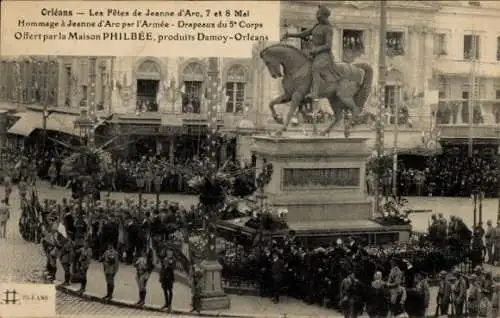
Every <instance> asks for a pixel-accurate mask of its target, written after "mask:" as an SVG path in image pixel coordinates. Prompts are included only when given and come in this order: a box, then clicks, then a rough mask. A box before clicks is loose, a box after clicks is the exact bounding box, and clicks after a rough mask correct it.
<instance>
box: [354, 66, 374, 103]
mask: <svg viewBox="0 0 500 318" xmlns="http://www.w3.org/2000/svg"><path fill="white" fill-rule="evenodd" d="M354 65H355V66H357V67H359V68H361V69H362V70H363V71H365V76H364V78H363V83H362V84H361V87H360V88H359V90H358V91H357V92H356V94H354V102H355V103H356V106H358V107H359V108H360V109H363V107H364V106H365V104H366V101H367V100H368V96H370V92H371V90H372V84H373V67H372V66H371V65H369V64H368V63H356V64H354Z"/></svg>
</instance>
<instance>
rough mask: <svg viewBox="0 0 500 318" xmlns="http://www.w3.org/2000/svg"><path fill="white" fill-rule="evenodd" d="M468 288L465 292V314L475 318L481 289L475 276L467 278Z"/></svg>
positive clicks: (477, 312)
mask: <svg viewBox="0 0 500 318" xmlns="http://www.w3.org/2000/svg"><path fill="white" fill-rule="evenodd" d="M469 282H470V287H469V290H468V291H467V314H468V315H469V317H477V316H478V314H479V302H480V301H481V287H480V285H479V280H478V277H477V275H476V274H472V275H471V276H470V278H469Z"/></svg>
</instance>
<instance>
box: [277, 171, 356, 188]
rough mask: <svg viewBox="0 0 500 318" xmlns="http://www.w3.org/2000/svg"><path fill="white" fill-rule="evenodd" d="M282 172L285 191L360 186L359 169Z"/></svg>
mask: <svg viewBox="0 0 500 318" xmlns="http://www.w3.org/2000/svg"><path fill="white" fill-rule="evenodd" d="M282 171H283V176H282V189H283V190H284V191H300V190H307V189H310V190H314V189H317V190H324V189H328V188H341V187H347V188H357V187H359V186H360V177H359V176H360V169H359V168H284V169H283V170H282Z"/></svg>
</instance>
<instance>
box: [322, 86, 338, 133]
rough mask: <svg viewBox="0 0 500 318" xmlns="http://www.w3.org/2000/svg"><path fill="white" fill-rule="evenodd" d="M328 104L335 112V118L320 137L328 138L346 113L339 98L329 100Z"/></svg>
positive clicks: (333, 97) (334, 97)
mask: <svg viewBox="0 0 500 318" xmlns="http://www.w3.org/2000/svg"><path fill="white" fill-rule="evenodd" d="M328 102H329V103H330V107H331V108H332V110H333V114H334V116H335V118H334V119H333V120H332V121H331V122H330V124H329V125H328V126H327V127H326V128H325V129H324V130H322V131H321V132H320V136H326V135H328V134H329V133H330V131H331V130H332V129H333V128H334V127H335V126H337V124H338V123H339V122H340V120H341V119H342V117H343V116H344V112H343V109H342V105H341V103H342V102H341V101H340V100H339V99H338V98H337V96H335V95H333V96H332V97H330V98H329V99H328Z"/></svg>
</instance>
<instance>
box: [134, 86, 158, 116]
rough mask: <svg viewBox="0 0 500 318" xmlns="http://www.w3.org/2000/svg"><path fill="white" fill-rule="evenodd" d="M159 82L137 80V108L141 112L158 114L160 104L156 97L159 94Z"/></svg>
mask: <svg viewBox="0 0 500 318" xmlns="http://www.w3.org/2000/svg"><path fill="white" fill-rule="evenodd" d="M158 85H159V81H157V80H150V79H138V80H137V99H136V108H137V110H138V111H139V112H157V111H158V104H157V103H156V95H157V94H158Z"/></svg>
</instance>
